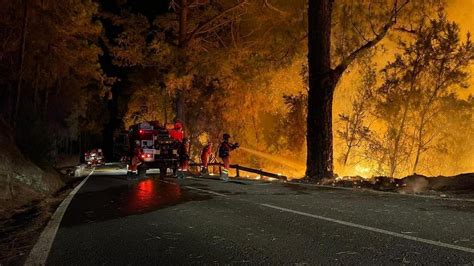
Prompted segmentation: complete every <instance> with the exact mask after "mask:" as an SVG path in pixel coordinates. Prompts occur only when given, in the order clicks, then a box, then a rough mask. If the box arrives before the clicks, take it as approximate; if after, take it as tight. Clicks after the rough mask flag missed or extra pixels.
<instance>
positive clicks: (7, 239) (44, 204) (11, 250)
mask: <svg viewBox="0 0 474 266" xmlns="http://www.w3.org/2000/svg"><path fill="white" fill-rule="evenodd" d="M82 180H83V178H73V179H69V181H68V182H66V185H64V186H63V187H62V188H61V189H60V190H58V191H57V192H56V193H54V194H53V195H48V196H44V195H43V196H41V195H38V194H37V193H35V191H34V190H32V191H27V190H26V188H24V187H23V188H22V189H24V191H23V192H24V193H25V195H28V194H29V193H30V195H31V197H29V199H30V201H29V202H27V203H25V204H23V205H21V206H15V205H14V204H11V203H8V202H6V201H5V200H0V204H1V205H2V206H4V207H7V208H4V209H3V211H2V212H0V265H22V264H23V263H24V261H25V260H26V257H27V256H28V254H29V252H30V250H31V249H32V248H33V246H34V244H35V243H36V241H37V239H38V237H39V235H40V234H41V232H42V230H43V228H44V227H45V226H46V224H47V223H48V221H49V219H50V218H51V215H52V214H53V213H54V212H55V210H56V208H57V207H58V206H59V204H60V203H61V202H62V201H63V199H64V198H65V197H66V196H67V195H68V194H69V193H70V192H71V190H72V189H73V188H74V187H75V186H76V185H78V184H79V183H80V182H81V181H82ZM22 199H23V200H25V199H26V197H23V198H22Z"/></svg>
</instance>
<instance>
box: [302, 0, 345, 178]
mask: <svg viewBox="0 0 474 266" xmlns="http://www.w3.org/2000/svg"><path fill="white" fill-rule="evenodd" d="M333 3H334V0H312V1H309V8H308V31H309V33H308V65H309V91H308V117H307V126H308V128H307V159H306V178H308V179H309V180H311V181H318V180H321V179H323V178H331V177H333V175H334V174H333V152H332V150H333V136H332V102H333V95H334V89H335V87H336V84H337V77H336V76H335V73H334V71H333V70H332V69H331V54H330V53H331V14H332V8H333Z"/></svg>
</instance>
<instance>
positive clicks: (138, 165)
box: [115, 121, 180, 177]
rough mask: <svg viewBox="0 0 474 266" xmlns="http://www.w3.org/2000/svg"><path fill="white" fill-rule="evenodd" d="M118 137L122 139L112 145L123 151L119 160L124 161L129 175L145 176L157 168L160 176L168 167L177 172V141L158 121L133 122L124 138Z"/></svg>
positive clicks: (162, 175)
mask: <svg viewBox="0 0 474 266" xmlns="http://www.w3.org/2000/svg"><path fill="white" fill-rule="evenodd" d="M117 139H121V141H116V145H115V146H118V147H121V148H120V149H118V150H122V151H125V152H124V153H123V154H122V155H121V158H122V159H121V160H122V161H124V162H127V172H128V175H129V176H132V175H134V174H137V175H138V176H139V177H144V176H145V174H146V171H147V170H148V169H152V168H153V169H159V170H160V177H165V176H166V173H167V170H168V169H171V170H172V171H173V172H176V171H177V169H178V148H179V146H180V142H179V141H178V140H175V139H173V138H171V136H170V130H168V129H167V128H166V127H164V126H162V125H160V124H159V123H158V122H154V121H152V122H143V123H139V124H136V125H133V126H131V127H130V129H129V130H128V132H127V134H126V137H123V135H122V136H120V137H119V138H117ZM124 147H126V148H124Z"/></svg>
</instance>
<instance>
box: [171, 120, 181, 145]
mask: <svg viewBox="0 0 474 266" xmlns="http://www.w3.org/2000/svg"><path fill="white" fill-rule="evenodd" d="M169 133H170V137H171V138H172V139H174V140H176V141H179V142H183V137H184V132H183V124H181V122H176V123H174V129H172V130H170V131H169Z"/></svg>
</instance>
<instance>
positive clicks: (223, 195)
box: [183, 186, 228, 197]
mask: <svg viewBox="0 0 474 266" xmlns="http://www.w3.org/2000/svg"><path fill="white" fill-rule="evenodd" d="M183 187H185V188H188V189H193V190H197V191H201V192H205V193H209V194H214V195H217V196H222V197H228V195H226V194H221V193H217V192H214V191H211V190H205V189H200V188H195V187H190V186H183Z"/></svg>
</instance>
